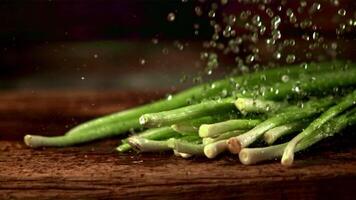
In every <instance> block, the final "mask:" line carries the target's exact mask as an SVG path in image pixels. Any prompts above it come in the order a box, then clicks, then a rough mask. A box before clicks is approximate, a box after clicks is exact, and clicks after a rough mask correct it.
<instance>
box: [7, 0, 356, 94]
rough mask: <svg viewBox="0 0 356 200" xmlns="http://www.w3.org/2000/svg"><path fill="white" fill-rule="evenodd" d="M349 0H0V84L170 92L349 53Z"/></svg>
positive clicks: (354, 23) (18, 87)
mask: <svg viewBox="0 0 356 200" xmlns="http://www.w3.org/2000/svg"><path fill="white" fill-rule="evenodd" d="M355 4H356V3H355V1H352V0H333V1H331V0H330V1H329V0H323V1H269V0H265V1H245V0H230V1H228V0H221V1H220V0H218V1H204V0H200V1H193V0H168V1H167V0H105V1H101V0H26V1H23V0H1V1H0V18H1V22H0V70H1V73H0V89H2V90H10V89H16V90H38V89H50V90H51V89H69V90H71V89H91V90H93V89H95V90H96V89H97V90H105V89H108V90H111V89H120V90H156V89H159V90H161V89H162V90H170V89H174V88H180V87H186V86H188V85H192V84H194V83H195V82H199V81H200V79H212V78H216V77H221V76H223V75H224V74H226V73H230V72H231V71H233V70H234V69H238V71H241V70H244V69H246V68H248V69H250V68H259V67H261V65H273V64H275V63H279V64H280V63H282V64H283V63H290V64H297V63H302V62H304V61H311V60H323V59H334V58H339V57H340V58H349V59H352V58H353V57H355V56H354V52H355V50H356V49H355V48H354V46H355V45H354V40H355V28H354V27H355V26H356V21H354V19H355V18H356V13H355V8H356V6H355ZM276 16H277V18H276ZM217 56H218V61H219V62H218V63H217V62H216V61H217V58H216V57H217ZM207 66H208V67H207ZM227 66H229V67H227ZM212 70H213V71H214V73H212ZM201 77H203V78H201ZM206 77H207V78H206Z"/></svg>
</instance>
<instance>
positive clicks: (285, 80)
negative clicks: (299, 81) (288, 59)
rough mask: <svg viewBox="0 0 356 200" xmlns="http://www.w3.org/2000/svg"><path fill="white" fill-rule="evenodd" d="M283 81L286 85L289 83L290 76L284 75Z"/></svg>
mask: <svg viewBox="0 0 356 200" xmlns="http://www.w3.org/2000/svg"><path fill="white" fill-rule="evenodd" d="M282 81H283V82H284V83H286V82H288V81H289V76H288V75H283V76H282Z"/></svg>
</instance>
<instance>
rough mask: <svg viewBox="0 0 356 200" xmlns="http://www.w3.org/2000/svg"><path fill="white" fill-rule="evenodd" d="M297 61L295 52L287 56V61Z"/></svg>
mask: <svg viewBox="0 0 356 200" xmlns="http://www.w3.org/2000/svg"><path fill="white" fill-rule="evenodd" d="M294 61H295V55H294V54H288V55H287V57H286V62H287V63H289V64H291V63H294Z"/></svg>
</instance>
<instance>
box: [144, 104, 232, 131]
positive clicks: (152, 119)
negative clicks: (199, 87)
mask: <svg viewBox="0 0 356 200" xmlns="http://www.w3.org/2000/svg"><path fill="white" fill-rule="evenodd" d="M232 110H234V104H233V99H232V98H226V99H221V100H210V101H205V102H202V103H200V104H195V105H191V106H185V107H182V108H178V109H174V110H169V111H163V112H158V113H149V114H144V115H142V116H141V117H140V123H141V125H144V126H147V127H160V126H167V125H172V124H176V123H180V122H183V121H187V120H191V119H196V118H199V117H204V116H208V115H214V114H220V113H227V112H231V111H232Z"/></svg>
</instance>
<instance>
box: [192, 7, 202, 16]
mask: <svg viewBox="0 0 356 200" xmlns="http://www.w3.org/2000/svg"><path fill="white" fill-rule="evenodd" d="M194 11H195V14H196V15H197V16H202V15H203V10H202V9H201V7H199V6H196V7H195V8H194Z"/></svg>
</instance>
